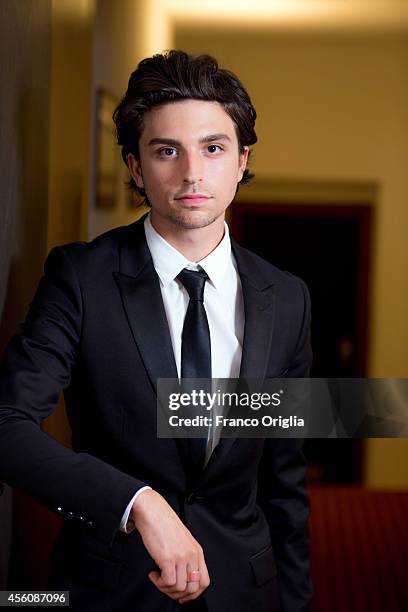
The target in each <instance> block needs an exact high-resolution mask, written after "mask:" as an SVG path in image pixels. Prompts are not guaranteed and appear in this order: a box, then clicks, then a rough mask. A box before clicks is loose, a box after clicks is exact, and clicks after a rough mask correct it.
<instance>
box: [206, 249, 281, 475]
mask: <svg viewBox="0 0 408 612" xmlns="http://www.w3.org/2000/svg"><path fill="white" fill-rule="evenodd" d="M231 246H232V251H233V254H234V256H235V259H236V262H237V266H238V272H239V276H240V279H241V285H242V295H243V301H244V313H245V324H244V340H243V346H242V357H241V368H240V373H239V378H248V379H250V378H256V379H259V380H263V379H264V378H265V375H266V373H267V370H266V368H267V365H268V360H269V355H270V351H271V344H272V336H273V328H274V322H275V287H274V285H273V283H271V282H270V281H268V280H266V279H265V278H264V277H263V275H262V274H261V272H260V270H259V267H258V266H257V263H256V261H255V258H254V256H253V255H252V253H250V252H249V251H247V250H246V249H243V248H242V247H240V246H239V245H238V244H237V243H236V242H235V241H234V240H231ZM237 440H238V438H221V440H220V442H219V444H218V446H216V448H215V449H214V452H213V453H212V455H211V457H210V460H209V462H208V464H207V466H206V468H205V470H204V473H203V475H204V474H207V472H209V471H212V470H213V469H216V466H217V464H219V462H220V461H224V460H225V458H226V456H227V454H228V452H229V451H230V450H231V447H232V446H233V444H235V442H236V441H237Z"/></svg>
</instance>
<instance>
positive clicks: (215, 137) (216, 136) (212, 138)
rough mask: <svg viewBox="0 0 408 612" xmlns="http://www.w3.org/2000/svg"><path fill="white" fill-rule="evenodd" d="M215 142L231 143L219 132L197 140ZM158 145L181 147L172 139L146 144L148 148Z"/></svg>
mask: <svg viewBox="0 0 408 612" xmlns="http://www.w3.org/2000/svg"><path fill="white" fill-rule="evenodd" d="M215 140H228V141H229V142H231V138H230V137H229V136H228V135H227V134H223V133H221V132H220V133H218V134H208V136H202V138H200V139H199V142H200V143H204V142H214V141H215ZM158 144H161V145H171V146H174V147H180V146H181V142H180V141H179V140H175V139H174V138H152V139H151V140H149V142H148V146H149V147H150V146H152V145H158Z"/></svg>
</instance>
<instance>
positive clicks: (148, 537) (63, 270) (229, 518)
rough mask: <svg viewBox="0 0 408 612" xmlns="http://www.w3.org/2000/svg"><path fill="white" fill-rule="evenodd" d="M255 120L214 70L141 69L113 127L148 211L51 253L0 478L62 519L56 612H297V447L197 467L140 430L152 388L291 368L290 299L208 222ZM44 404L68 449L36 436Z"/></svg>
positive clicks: (305, 351) (1, 421) (1, 427)
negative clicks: (66, 432)
mask: <svg viewBox="0 0 408 612" xmlns="http://www.w3.org/2000/svg"><path fill="white" fill-rule="evenodd" d="M255 118H256V113H255V110H254V108H253V106H252V104H251V101H250V98H249V96H248V94H247V92H246V91H245V89H244V88H243V86H242V84H241V83H240V82H239V81H238V79H237V78H236V77H235V76H234V75H233V74H232V73H230V72H228V71H226V70H222V69H220V68H219V67H218V65H217V63H216V61H215V60H214V59H213V58H211V57H209V56H189V55H187V54H185V53H183V52H180V51H171V52H169V53H167V54H164V55H156V56H154V57H153V58H147V59H145V60H143V61H142V62H141V63H140V64H139V66H138V68H137V70H136V71H135V72H134V73H133V74H132V75H131V77H130V81H129V86H128V90H127V92H126V95H125V97H124V99H123V100H122V102H121V103H120V105H119V107H118V108H117V109H116V111H115V114H114V120H115V123H116V127H117V133H118V141H119V144H121V145H122V156H123V158H124V160H125V162H126V163H127V165H128V167H129V170H130V173H131V177H132V179H131V184H132V186H133V187H134V188H137V189H138V190H139V191H140V192H141V193H142V194H143V195H144V196H145V197H146V200H147V202H148V203H149V205H150V207H151V210H150V214H149V215H148V216H147V217H145V218H143V219H142V220H140V221H138V222H136V223H132V224H130V225H128V226H125V227H118V228H115V229H113V230H111V231H109V232H106V233H105V234H102V235H101V236H99V237H97V238H96V239H95V240H93V241H92V242H89V243H73V244H69V245H63V246H61V247H56V248H54V249H53V250H52V251H51V252H50V254H49V255H48V258H47V260H46V263H45V274H44V276H43V278H42V279H41V282H40V285H39V287H38V290H37V292H36V294H35V296H34V299H33V301H32V303H31V306H30V309H29V312H28V315H27V318H26V321H25V324H24V327H23V330H22V333H21V334H20V335H18V336H14V337H13V338H12V340H11V342H10V344H9V346H8V348H7V351H6V354H5V360H4V364H3V368H2V376H1V386H0V476H1V477H3V479H4V480H6V481H7V482H9V483H10V484H11V485H13V486H16V487H20V488H21V489H23V490H24V491H25V492H26V493H28V494H29V495H32V496H33V497H34V498H35V499H37V500H39V501H40V502H41V503H43V504H44V505H46V506H47V507H48V508H50V509H53V510H55V511H56V512H58V513H59V514H61V515H62V516H63V517H64V519H66V520H65V522H64V525H63V528H62V533H61V536H60V538H59V541H58V544H57V547H56V550H55V554H54V559H53V563H54V565H53V576H52V579H51V583H50V586H52V587H53V588H59V589H65V590H69V591H70V601H71V609H74V610H95V611H98V612H101V611H103V610H114V611H115V612H119V611H121V610H125V611H127V610H143V611H146V612H150V611H151V612H154V611H158V610H163V611H164V610H168V611H170V610H176V609H180V608H181V606H185V607H187V608H190V609H192V610H193V609H194V610H208V611H209V612H225V611H228V610H231V609H233V610H236V611H237V612H246V611H249V610H256V611H257V612H263V611H264V612H266V611H268V612H272V611H278V610H282V611H283V612H300V611H305V610H310V606H311V585H310V578H309V556H310V555H309V540H308V529H307V521H308V510H309V508H308V499H307V495H306V490H305V478H304V476H305V463H304V457H303V454H302V448H301V446H302V445H301V441H300V440H293V439H292V440H289V439H286V440H285V439H281V440H276V439H275V440H266V441H265V440H256V439H236V440H235V439H223V440H221V441H219V443H218V444H217V445H215V446H214V445H211V444H209V443H208V442H207V444H206V447H205V449H204V454H203V449H202V446H200V441H193V442H191V443H189V442H188V441H186V440H174V439H162V438H157V430H156V384H157V379H158V378H177V377H178V376H182V377H185V376H188V375H190V376H191V375H194V376H197V377H199V378H200V377H203V378H208V377H210V376H213V377H217V378H228V377H231V378H237V377H239V376H240V377H244V378H259V379H263V378H273V377H277V376H289V377H302V376H307V374H308V371H309V367H310V362H311V351H310V342H309V331H310V306H309V297H308V292H307V289H306V287H305V285H304V284H303V282H302V281H300V280H299V279H297V278H295V277H294V276H292V275H290V274H287V273H283V272H281V271H279V270H278V269H276V268H275V267H274V266H272V265H271V264H269V263H267V262H266V261H264V260H262V259H260V258H259V257H257V256H256V255H254V254H252V253H250V252H249V251H246V250H245V249H242V248H241V247H239V246H238V245H237V244H236V243H235V242H234V241H232V240H230V238H229V233H228V226H227V225H226V224H225V222H224V216H225V210H226V208H227V207H228V205H229V204H230V203H231V201H232V200H233V198H234V195H235V193H236V191H237V189H238V186H239V184H240V183H245V182H247V181H248V179H249V173H248V170H247V168H246V165H247V161H248V156H249V146H250V145H251V144H254V143H255V142H256V134H255V131H254V125H255ZM231 247H232V248H231ZM61 389H63V390H64V394H65V400H66V407H67V413H68V416H69V420H70V424H71V426H72V444H73V451H71V450H69V449H66V448H64V447H62V446H61V445H59V444H58V443H57V442H56V441H54V440H52V439H51V438H49V437H48V436H46V435H45V434H44V433H42V432H41V430H40V428H39V424H40V422H41V420H42V419H43V418H44V417H46V416H47V415H49V414H50V413H51V412H52V410H53V408H54V406H55V404H56V403H57V399H58V396H59V393H60V391H61ZM200 448H201V451H200ZM197 451H199V453H200V452H201V455H200V454H198V456H199V460H198V463H197V461H196V459H197Z"/></svg>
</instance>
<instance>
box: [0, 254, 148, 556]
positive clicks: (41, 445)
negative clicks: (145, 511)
mask: <svg viewBox="0 0 408 612" xmlns="http://www.w3.org/2000/svg"><path fill="white" fill-rule="evenodd" d="M82 315H83V303H82V294H81V287H80V284H79V279H78V276H77V274H76V272H75V269H74V266H73V264H72V262H71V259H70V256H69V246H63V247H55V248H54V249H52V250H51V252H50V253H49V255H48V257H47V259H46V262H45V265H44V275H43V277H42V278H41V280H40V283H39V285H38V288H37V291H36V293H35V295H34V298H33V300H32V302H31V303H30V307H29V310H28V314H27V316H26V319H25V321H24V323H23V324H21V325H20V327H21V332H20V333H19V334H16V335H15V336H13V337H12V339H11V340H10V342H9V344H8V346H7V347H6V350H5V354H4V359H3V362H2V364H1V366H0V480H4V481H5V482H7V483H8V484H10V485H11V486H14V487H16V488H18V489H20V490H22V491H23V492H24V493H26V494H28V495H30V496H31V497H32V498H34V499H35V500H37V501H38V502H40V503H42V504H43V505H44V506H46V507H47V508H49V509H50V510H54V511H55V512H58V513H59V514H61V515H62V516H64V517H65V518H67V519H70V520H71V521H77V522H78V525H79V524H83V525H84V527H88V528H89V529H92V530H93V533H94V535H95V537H97V538H98V539H100V540H101V541H102V542H104V543H105V544H108V545H111V544H112V542H113V539H114V537H115V534H116V531H117V529H118V528H119V525H120V520H121V517H122V514H123V511H124V508H126V506H127V504H128V502H129V500H130V499H131V498H132V496H133V495H134V494H135V491H137V490H138V489H139V488H141V487H142V486H145V483H144V482H141V481H139V480H137V479H135V478H133V477H131V476H130V475H128V474H125V473H123V472H121V471H120V470H118V469H116V468H114V467H113V466H111V465H109V464H107V463H105V462H104V461H102V460H100V459H98V458H96V457H93V456H92V455H89V454H87V453H76V452H74V451H73V450H71V449H68V448H66V447H65V446H63V445H62V444H60V443H58V442H57V441H56V440H54V439H53V438H52V437H50V436H49V435H47V434H46V433H45V432H43V431H42V430H41V427H40V424H41V421H42V420H43V419H44V418H45V417H47V416H49V415H50V414H51V413H52V412H53V410H54V409H55V407H56V405H57V403H58V399H59V395H60V392H61V391H62V390H63V389H65V388H66V387H68V386H69V384H70V380H71V372H72V369H73V367H74V365H75V362H76V359H77V355H78V352H79V348H80V343H81V325H82V319H83V317H82Z"/></svg>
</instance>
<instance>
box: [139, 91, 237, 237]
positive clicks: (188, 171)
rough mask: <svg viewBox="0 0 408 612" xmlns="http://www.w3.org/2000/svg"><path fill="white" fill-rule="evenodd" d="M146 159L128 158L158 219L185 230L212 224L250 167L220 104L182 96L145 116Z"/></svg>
mask: <svg viewBox="0 0 408 612" xmlns="http://www.w3.org/2000/svg"><path fill="white" fill-rule="evenodd" d="M139 154H140V159H139V160H136V159H135V158H134V157H133V155H129V156H128V164H129V169H130V171H131V174H132V176H133V179H134V180H135V182H136V184H137V186H138V187H142V188H144V189H145V191H146V194H147V197H148V199H149V202H150V204H151V207H152V213H151V214H152V222H153V221H156V225H158V224H160V223H161V224H162V223H166V225H168V221H170V222H171V223H172V224H175V225H177V226H179V227H183V228H185V229H196V228H200V227H206V226H208V225H210V224H211V223H213V222H214V221H215V220H216V219H221V220H223V219H224V212H225V209H226V208H227V207H228V205H229V204H230V203H231V201H232V200H233V198H234V195H235V192H236V188H237V183H238V182H239V181H240V180H241V178H242V175H243V172H244V170H245V166H246V162H247V158H248V147H244V153H242V154H240V153H239V149H238V139H237V135H236V131H235V127H234V123H233V121H232V119H231V118H230V117H229V115H227V113H226V112H225V111H224V109H223V107H222V106H221V104H219V103H218V102H209V101H202V100H182V101H177V102H171V103H168V104H165V105H163V106H158V107H155V108H153V109H151V110H150V111H148V112H147V113H146V114H145V116H144V130H143V133H142V135H141V138H140V140H139Z"/></svg>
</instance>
